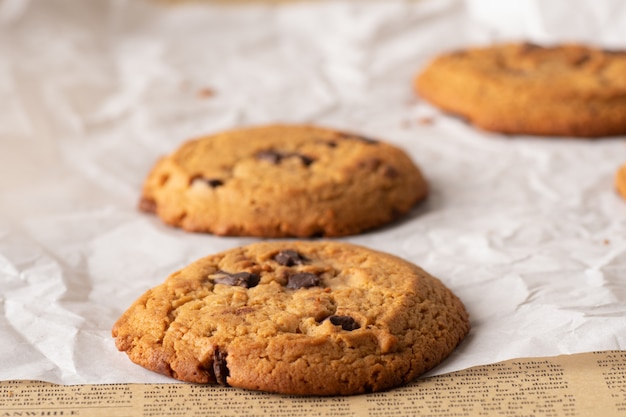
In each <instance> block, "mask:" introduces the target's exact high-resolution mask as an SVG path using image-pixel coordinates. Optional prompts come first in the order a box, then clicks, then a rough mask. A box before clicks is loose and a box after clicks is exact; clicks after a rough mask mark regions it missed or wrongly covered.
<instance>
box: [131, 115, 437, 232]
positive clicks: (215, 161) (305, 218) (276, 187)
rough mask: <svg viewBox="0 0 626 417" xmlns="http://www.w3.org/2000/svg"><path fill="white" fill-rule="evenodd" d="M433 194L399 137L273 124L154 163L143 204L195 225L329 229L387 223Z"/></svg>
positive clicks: (190, 145)
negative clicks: (394, 140) (390, 139)
mask: <svg viewBox="0 0 626 417" xmlns="http://www.w3.org/2000/svg"><path fill="white" fill-rule="evenodd" d="M426 194H427V185H426V181H425V179H424V178H423V176H422V174H421V172H420V170H419V169H418V167H417V166H416V165H415V164H414V163H413V162H412V160H411V159H410V157H409V156H408V155H407V154H406V153H405V152H404V151H402V150H400V149H399V148H397V147H395V146H392V145H390V144H387V143H384V142H380V141H376V140H372V139H369V138H366V137H363V136H359V135H355V134H350V133H345V132H339V131H335V130H330V129H323V128H319V127H313V126H298V125H272V126H262V127H254V128H247V129H240V130H233V131H227V132H224V133H220V134H216V135H212V136H207V137H203V138H199V139H196V140H191V141H189V142H187V143H185V144H183V145H182V146H181V147H180V148H179V149H178V150H176V151H175V152H174V153H172V154H171V155H168V156H166V157H164V158H162V159H161V160H160V161H158V162H157V164H156V165H155V167H154V168H153V169H152V171H151V172H150V174H149V175H148V178H147V179H146V181H145V183H144V186H143V191H142V198H141V202H140V208H141V209H142V210H144V211H147V212H155V213H156V214H157V215H158V216H159V217H160V218H161V219H162V220H163V221H164V222H165V223H167V224H170V225H173V226H178V227H181V228H183V229H184V230H187V231H192V232H207V233H213V234H216V235H230V236H258V237H310V236H328V237H331V236H344V235H351V234H356V233H360V232H363V231H366V230H369V229H373V228H376V227H379V226H382V225H384V224H387V223H389V222H391V221H393V220H395V219H397V218H398V217H400V216H402V215H404V214H406V213H407V212H408V211H409V210H410V209H411V208H412V207H413V206H414V205H415V204H416V203H417V202H418V201H420V200H422V199H424V198H425V197H426Z"/></svg>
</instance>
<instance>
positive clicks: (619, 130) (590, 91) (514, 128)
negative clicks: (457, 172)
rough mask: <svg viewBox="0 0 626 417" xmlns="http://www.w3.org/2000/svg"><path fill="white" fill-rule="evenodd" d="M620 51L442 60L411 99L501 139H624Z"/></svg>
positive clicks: (420, 79)
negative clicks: (523, 136)
mask: <svg viewBox="0 0 626 417" xmlns="http://www.w3.org/2000/svg"><path fill="white" fill-rule="evenodd" d="M624 74H626V51H609V50H602V49H598V48H592V47H588V46H584V45H576V44H565V45H556V46H549V47H544V46H539V45H534V44H529V43H523V44H504V45H495V46H491V47H483V48H471V49H466V50H461V51H456V52H452V53H448V54H444V55H442V56H440V57H438V58H436V59H435V60H434V61H432V62H431V63H430V64H429V65H428V66H427V67H426V68H425V69H424V70H423V71H422V72H421V73H420V74H418V76H417V77H416V79H415V82H414V87H415V89H416V91H417V93H418V94H419V95H421V96H422V97H424V98H425V99H427V100H428V101H430V102H432V103H433V104H435V105H436V106H439V107H440V108H442V109H443V110H445V111H447V112H450V113H453V114H456V115H459V116H461V117H463V118H466V119H467V120H468V121H469V122H470V123H472V124H474V125H476V126H478V127H479V128H482V129H485V130H489V131H496V132H502V133H507V134H530V135H545V136H570V137H589V138H593V137H601V136H614V135H624V134H626V76H625V75H624Z"/></svg>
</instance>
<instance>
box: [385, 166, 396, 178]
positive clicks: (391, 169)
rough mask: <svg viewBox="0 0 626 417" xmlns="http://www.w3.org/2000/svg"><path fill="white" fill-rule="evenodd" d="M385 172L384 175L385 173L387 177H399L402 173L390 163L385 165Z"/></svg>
mask: <svg viewBox="0 0 626 417" xmlns="http://www.w3.org/2000/svg"><path fill="white" fill-rule="evenodd" d="M383 174H384V175H385V177H387V178H397V177H398V176H399V175H400V174H399V173H398V171H397V170H396V169H395V168H394V167H392V166H390V165H387V166H386V167H385V170H384V171H383Z"/></svg>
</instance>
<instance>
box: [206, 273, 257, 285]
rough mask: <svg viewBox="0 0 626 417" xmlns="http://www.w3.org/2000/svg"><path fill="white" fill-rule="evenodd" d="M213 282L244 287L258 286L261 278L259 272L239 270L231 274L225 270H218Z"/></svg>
mask: <svg viewBox="0 0 626 417" xmlns="http://www.w3.org/2000/svg"><path fill="white" fill-rule="evenodd" d="M215 275H217V276H216V277H215V278H213V282H214V283H216V284H223V285H231V286H238V287H243V288H252V287H256V286H257V285H258V284H259V281H260V280H261V277H259V275H258V274H252V273H250V272H237V273H235V274H231V273H228V272H224V271H218V272H216V273H215V274H214V276H215Z"/></svg>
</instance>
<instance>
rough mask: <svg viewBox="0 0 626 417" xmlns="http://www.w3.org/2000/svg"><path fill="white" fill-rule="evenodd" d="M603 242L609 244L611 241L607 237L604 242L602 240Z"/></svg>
mask: <svg viewBox="0 0 626 417" xmlns="http://www.w3.org/2000/svg"><path fill="white" fill-rule="evenodd" d="M603 243H604V244H605V245H610V244H611V241H610V240H609V239H604V242H603Z"/></svg>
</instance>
